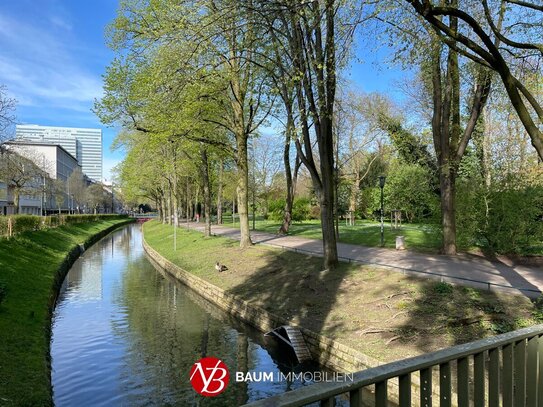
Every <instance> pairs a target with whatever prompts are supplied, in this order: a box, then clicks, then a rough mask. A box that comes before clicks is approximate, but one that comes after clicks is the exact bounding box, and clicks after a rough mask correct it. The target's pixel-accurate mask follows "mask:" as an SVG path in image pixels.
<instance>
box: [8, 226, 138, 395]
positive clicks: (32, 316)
mask: <svg viewBox="0 0 543 407" xmlns="http://www.w3.org/2000/svg"><path fill="white" fill-rule="evenodd" d="M127 222H130V221H129V220H126V219H112V220H102V221H98V222H90V223H80V224H74V225H66V226H60V227H58V228H55V229H47V230H41V231H36V232H25V233H22V234H20V235H19V236H17V237H15V238H12V239H10V240H7V239H0V286H5V291H6V296H5V298H4V300H3V301H2V302H1V303H0V405H6V406H12V405H13V406H23V405H24V406H26V405H28V406H42V405H49V404H51V388H50V374H49V330H50V322H51V321H50V312H51V306H52V302H53V301H54V298H55V294H56V290H57V288H58V285H59V284H60V283H61V279H60V276H61V275H62V273H63V272H65V271H67V268H68V266H69V264H71V262H72V261H73V260H74V259H75V258H76V257H77V253H78V251H77V250H74V248H75V247H76V246H77V244H80V243H86V244H87V245H89V244H91V242H94V240H95V239H96V238H97V237H96V236H97V235H100V234H101V233H104V232H105V231H107V230H109V229H112V228H114V227H116V226H118V225H121V224H124V223H127ZM67 256H68V257H67ZM59 270H61V272H60V273H59Z"/></svg>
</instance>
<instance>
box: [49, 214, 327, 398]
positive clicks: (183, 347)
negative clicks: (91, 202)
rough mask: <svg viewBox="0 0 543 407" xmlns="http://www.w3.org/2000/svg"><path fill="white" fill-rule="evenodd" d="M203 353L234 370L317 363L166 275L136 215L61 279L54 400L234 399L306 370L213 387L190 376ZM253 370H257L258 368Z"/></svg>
mask: <svg viewBox="0 0 543 407" xmlns="http://www.w3.org/2000/svg"><path fill="white" fill-rule="evenodd" d="M202 356H213V357H217V358H219V359H221V360H222V361H224V363H225V364H226V365H227V366H228V368H229V370H230V372H231V373H232V372H235V371H240V372H253V373H257V372H267V373H268V372H272V373H273V377H274V378H278V379H279V378H281V377H282V376H281V375H280V374H279V372H281V373H283V374H284V375H287V374H288V373H289V372H296V373H300V372H314V371H321V370H322V369H321V368H319V367H318V366H314V365H299V364H298V363H297V361H296V359H295V357H294V355H293V353H292V351H290V350H289V349H285V348H284V347H282V346H281V345H279V344H278V343H277V342H276V341H275V340H274V339H273V338H268V337H264V336H263V335H262V333H260V332H258V331H257V330H255V329H253V328H251V327H249V326H247V325H245V324H242V323H240V322H239V321H237V320H235V319H233V318H231V317H228V316H227V315H226V314H225V313H223V312H222V311H221V310H219V309H218V308H217V307H215V306H213V305H212V304H210V303H208V302H207V301H205V300H203V299H202V298H201V297H199V296H198V295H197V294H195V293H194V292H192V291H190V290H189V289H188V288H186V287H185V286H183V285H181V284H179V283H178V282H177V281H175V280H173V278H171V277H170V276H167V275H164V274H162V272H159V271H157V270H156V269H155V268H154V267H153V265H152V264H151V263H150V262H149V260H148V259H147V258H146V256H145V253H144V251H143V248H142V235H141V230H140V226H139V225H135V224H134V225H129V226H127V227H124V228H122V229H119V230H117V231H115V232H113V233H112V234H110V235H109V236H107V237H106V238H104V239H103V240H101V241H100V242H98V243H96V244H95V245H94V246H92V247H91V248H89V250H87V251H86V252H85V253H84V254H83V256H82V257H81V258H80V259H78V260H77V261H76V263H75V264H74V266H73V267H72V269H71V270H70V272H69V273H68V275H67V276H66V279H65V281H64V283H63V286H62V290H61V294H60V296H59V300H58V302H57V305H56V308H55V311H54V316H53V326H52V339H51V358H52V362H51V363H52V382H53V393H54V396H53V397H54V402H55V405H56V406H116V405H119V406H120V405H126V406H144V405H145V406H147V405H161V406H167V405H180V406H190V405H202V406H204V405H205V406H208V405H209V406H211V405H214V406H238V405H242V404H245V403H246V402H249V401H253V400H258V399H261V398H265V397H268V396H271V395H274V394H278V393H283V392H285V391H288V390H290V389H295V388H298V387H300V386H304V385H307V384H308V382H303V381H302V380H294V381H289V380H275V381H273V382H257V381H254V382H235V380H234V377H232V376H231V378H230V383H229V385H228V388H227V390H226V391H225V392H224V393H222V394H220V395H219V396H217V397H207V398H204V397H202V396H199V395H198V394H197V393H196V392H195V391H194V390H193V389H192V387H191V385H190V382H189V371H190V369H191V367H192V365H193V364H194V363H195V362H196V361H197V360H199V359H200V358H201V357H202ZM255 376H257V375H255Z"/></svg>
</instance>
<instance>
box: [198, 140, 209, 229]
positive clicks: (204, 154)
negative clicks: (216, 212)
mask: <svg viewBox="0 0 543 407" xmlns="http://www.w3.org/2000/svg"><path fill="white" fill-rule="evenodd" d="M200 156H201V159H202V163H201V165H202V182H203V184H204V185H203V188H204V212H205V228H204V236H205V237H210V236H211V191H210V187H209V164H208V160H207V151H206V149H205V147H204V146H203V145H200Z"/></svg>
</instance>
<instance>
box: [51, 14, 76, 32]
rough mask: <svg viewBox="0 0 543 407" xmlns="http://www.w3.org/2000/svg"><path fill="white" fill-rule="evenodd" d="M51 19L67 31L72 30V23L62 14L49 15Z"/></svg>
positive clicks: (52, 22)
mask: <svg viewBox="0 0 543 407" xmlns="http://www.w3.org/2000/svg"><path fill="white" fill-rule="evenodd" d="M49 21H50V22H51V24H53V25H54V26H56V27H59V28H61V29H63V30H66V31H72V25H71V24H70V23H68V22H67V21H65V20H64V19H62V18H61V17H60V16H51V17H49Z"/></svg>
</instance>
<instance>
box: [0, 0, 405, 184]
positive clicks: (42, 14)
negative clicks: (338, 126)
mask: <svg viewBox="0 0 543 407" xmlns="http://www.w3.org/2000/svg"><path fill="white" fill-rule="evenodd" d="M117 6H118V1H117V0H93V1H80V0H17V1H3V2H2V4H1V5H0V85H5V86H7V89H8V92H9V94H10V96H12V97H14V98H15V99H16V100H17V112H16V114H17V122H18V123H21V124H40V125H49V126H66V127H91V128H101V129H102V130H103V165H104V168H103V174H104V178H105V179H106V180H108V181H109V180H110V179H111V169H112V168H113V167H114V166H115V165H116V164H117V163H119V162H120V161H121V160H122V158H123V152H122V151H111V149H110V147H111V144H112V142H113V140H114V138H115V136H116V134H117V131H118V129H115V128H108V127H105V126H104V125H102V124H101V123H100V121H99V119H98V118H97V117H96V115H94V113H93V112H92V111H91V109H92V107H93V103H94V100H95V99H96V98H100V97H101V95H102V92H103V91H102V77H101V76H102V75H103V74H104V72H105V69H106V67H107V66H108V65H109V63H110V62H111V60H112V59H113V52H112V51H111V50H109V49H108V48H107V46H106V41H105V35H104V33H105V29H106V26H107V25H108V24H109V23H110V22H111V21H112V20H113V19H114V18H115V15H116V10H117ZM382 52H383V51H381V52H375V50H372V51H371V52H364V50H361V49H358V50H357V51H356V56H357V58H356V60H355V61H354V62H353V63H352V64H351V65H350V67H349V69H348V71H347V73H346V75H345V76H346V78H348V79H349V80H350V81H352V83H353V86H356V88H358V89H360V90H363V91H365V92H372V91H380V92H387V93H389V94H392V96H394V94H397V92H396V90H395V87H396V85H397V83H398V81H400V80H402V78H403V77H404V74H403V73H402V72H400V71H399V70H397V69H393V68H391V67H388V66H386V65H383V64H379V63H378V62H379V61H380V60H381V57H383V56H384V55H382Z"/></svg>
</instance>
